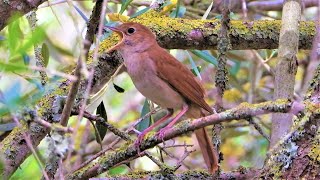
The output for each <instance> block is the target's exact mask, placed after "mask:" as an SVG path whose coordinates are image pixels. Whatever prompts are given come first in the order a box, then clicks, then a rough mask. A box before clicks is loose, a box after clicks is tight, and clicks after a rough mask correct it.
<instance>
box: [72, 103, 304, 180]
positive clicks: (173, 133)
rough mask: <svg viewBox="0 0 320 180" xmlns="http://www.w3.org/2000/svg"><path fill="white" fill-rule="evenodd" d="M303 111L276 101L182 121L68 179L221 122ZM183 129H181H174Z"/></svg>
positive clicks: (99, 170) (247, 105)
mask: <svg viewBox="0 0 320 180" xmlns="http://www.w3.org/2000/svg"><path fill="white" fill-rule="evenodd" d="M303 109H304V105H303V104H300V103H297V102H294V103H291V102H289V101H285V100H278V101H275V102H265V103H260V104H255V105H250V104H248V103H244V104H240V105H239V106H238V107H236V108H233V109H230V110H228V111H224V112H221V113H218V114H213V115H209V116H207V117H203V118H199V119H195V120H193V121H187V120H186V121H183V122H181V124H183V125H177V126H175V127H174V128H172V129H170V130H168V131H167V132H166V133H165V135H164V138H163V139H162V138H159V137H157V136H152V137H149V138H147V139H146V140H145V141H144V142H143V143H141V145H140V146H139V147H136V146H135V145H130V146H127V145H125V147H123V148H125V149H123V150H121V151H116V152H114V153H113V154H112V155H104V156H101V157H100V158H99V160H98V161H97V162H92V164H90V167H94V168H85V167H84V168H81V169H79V170H78V171H76V172H73V173H72V174H69V175H68V179H75V178H89V177H92V176H95V175H97V173H98V172H100V173H101V172H102V171H106V170H108V169H110V168H111V167H113V166H114V165H116V164H118V163H121V162H123V161H125V160H127V159H131V158H132V157H136V156H138V148H139V149H140V150H141V151H143V150H145V149H148V148H151V147H154V146H156V145H157V144H159V143H161V142H163V140H168V139H172V138H173V137H177V136H179V135H182V134H184V133H186V132H189V131H194V130H195V129H199V128H203V127H205V126H208V125H212V124H218V123H221V122H226V121H230V120H234V119H245V118H248V117H252V116H257V115H261V114H266V113H270V112H283V113H285V112H287V113H288V112H295V113H297V112H300V111H302V110H303ZM176 127H183V128H176Z"/></svg>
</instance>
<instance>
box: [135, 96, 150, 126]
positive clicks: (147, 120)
mask: <svg viewBox="0 0 320 180" xmlns="http://www.w3.org/2000/svg"><path fill="white" fill-rule="evenodd" d="M149 112H150V104H149V102H148V100H147V99H146V100H145V101H144V104H143V107H142V110H141V115H140V117H143V116H145V115H146V114H148V113H149ZM150 125H151V116H149V117H147V118H145V119H144V120H142V121H141V122H140V123H139V124H138V125H137V130H138V131H140V132H141V131H143V130H145V129H147V128H148V127H149V126H150Z"/></svg>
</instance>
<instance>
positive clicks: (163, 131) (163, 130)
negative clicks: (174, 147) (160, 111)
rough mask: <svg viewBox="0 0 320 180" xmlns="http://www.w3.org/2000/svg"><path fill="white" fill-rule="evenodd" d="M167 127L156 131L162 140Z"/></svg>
mask: <svg viewBox="0 0 320 180" xmlns="http://www.w3.org/2000/svg"><path fill="white" fill-rule="evenodd" d="M168 129H169V128H166V127H165V128H162V129H160V131H159V132H158V133H157V135H158V137H159V138H160V139H161V140H162V141H163V142H164V136H165V135H166V132H167V131H168Z"/></svg>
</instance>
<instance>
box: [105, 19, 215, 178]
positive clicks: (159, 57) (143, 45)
mask: <svg viewBox="0 0 320 180" xmlns="http://www.w3.org/2000/svg"><path fill="white" fill-rule="evenodd" d="M107 28H109V29H111V30H112V31H114V32H116V33H117V34H118V35H119V36H120V37H121V41H119V42H118V43H117V44H116V45H115V46H113V47H112V48H110V49H109V50H108V52H111V51H114V50H117V51H118V52H120V54H121V56H122V57H123V59H124V65H125V66H126V68H127V72H128V74H129V76H130V77H131V79H132V81H133V84H134V85H135V87H136V88H137V89H138V91H140V93H141V94H142V95H144V96H145V97H146V98H148V99H149V100H151V101H152V102H154V103H155V104H157V105H159V106H160V107H162V108H166V109H168V113H167V115H165V116H164V117H162V118H161V119H160V120H158V121H157V122H155V123H154V124H153V125H151V126H150V127H148V128H147V129H145V130H144V131H142V132H141V133H140V134H139V135H138V138H137V140H136V141H135V145H137V146H138V147H139V145H140V143H141V141H142V140H143V138H144V136H145V135H146V134H147V133H148V132H150V131H151V130H152V129H154V128H155V127H156V126H158V125H160V124H161V123H164V122H165V121H166V120H167V119H168V118H170V117H171V116H172V115H173V113H174V110H180V112H179V113H178V114H177V115H176V116H175V117H174V118H173V119H172V120H171V122H170V123H169V124H168V125H167V126H166V127H164V128H162V129H160V131H159V132H158V135H159V136H160V137H163V136H164V135H165V132H166V131H167V130H168V129H170V128H171V127H172V126H173V125H174V124H175V123H176V122H177V121H178V120H179V119H180V118H181V117H182V116H183V115H186V116H187V117H189V118H199V117H203V116H205V114H209V113H210V114H212V113H213V110H212V108H211V107H210V106H209V105H208V104H207V103H206V102H205V100H204V95H205V90H204V88H203V87H202V85H201V84H200V82H199V81H198V80H197V79H196V77H195V76H194V75H193V74H192V72H191V71H190V70H189V69H188V68H187V67H186V66H185V65H184V64H182V63H181V62H180V61H178V60H176V59H175V57H173V56H172V55H171V54H170V53H168V52H167V51H166V50H165V49H163V48H162V47H160V46H159V44H158V43H157V41H156V36H155V35H154V34H153V33H152V31H151V30H150V29H149V28H147V27H146V26H144V25H142V24H139V23H133V22H127V23H123V24H121V25H120V26H117V27H109V26H107ZM195 134H196V137H197V140H198V143H199V146H200V149H201V151H202V154H203V157H204V160H205V163H206V165H207V167H208V169H209V171H210V172H211V173H214V172H215V171H216V170H217V169H218V157H217V153H216V151H215V150H214V148H213V145H212V142H211V139H210V137H209V136H208V134H207V132H206V130H205V128H202V129H198V130H195Z"/></svg>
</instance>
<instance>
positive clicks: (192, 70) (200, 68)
mask: <svg viewBox="0 0 320 180" xmlns="http://www.w3.org/2000/svg"><path fill="white" fill-rule="evenodd" d="M197 70H198V72H201V70H202V67H201V66H197ZM190 71H191V72H192V73H193V74H194V75H195V76H197V73H196V71H195V70H194V69H190Z"/></svg>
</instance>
